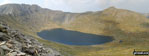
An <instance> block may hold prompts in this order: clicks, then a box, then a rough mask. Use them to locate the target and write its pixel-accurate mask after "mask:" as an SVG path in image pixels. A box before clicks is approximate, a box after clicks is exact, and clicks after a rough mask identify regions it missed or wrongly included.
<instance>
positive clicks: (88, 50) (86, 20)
mask: <svg viewBox="0 0 149 56" xmlns="http://www.w3.org/2000/svg"><path fill="white" fill-rule="evenodd" d="M0 21H3V22H5V23H7V24H9V25H10V26H12V27H14V28H15V29H17V30H20V31H21V32H22V33H25V34H28V35H31V36H34V37H39V36H37V34H36V33H37V32H38V31H42V30H45V29H51V28H64V29H67V30H73V31H80V32H84V33H92V34H97V35H108V36H109V35H110V36H113V37H114V38H115V40H114V41H113V42H110V43H106V44H103V45H95V46H85V47H84V46H83V47H82V46H81V47H80V46H68V45H61V44H55V43H53V42H48V41H45V40H43V39H40V37H39V38H38V40H39V41H40V42H42V43H44V44H46V45H50V46H52V47H53V48H55V49H58V50H60V51H61V52H63V53H66V54H67V53H69V54H71V55H74V56H99V55H101V56H132V53H131V52H132V50H133V49H149V48H148V47H147V46H149V44H148V42H149V40H148V39H149V38H148V35H149V29H148V28H149V19H147V18H146V17H145V16H144V15H142V14H139V13H136V12H133V11H129V10H124V9H117V8H114V7H110V8H107V9H105V10H103V11H97V12H85V13H69V12H62V11H54V10H50V9H45V8H41V7H39V6H37V5H27V4H6V5H2V6H0ZM121 42H122V43H121ZM138 44H139V45H138ZM107 53H110V54H107ZM71 55H68V56H71Z"/></svg>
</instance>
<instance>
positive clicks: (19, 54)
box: [0, 22, 62, 56]
mask: <svg viewBox="0 0 149 56" xmlns="http://www.w3.org/2000/svg"><path fill="white" fill-rule="evenodd" d="M0 56H62V55H61V54H60V53H59V52H57V51H56V50H53V49H52V48H47V47H44V45H43V44H41V43H40V42H38V40H36V39H34V38H33V37H31V36H28V35H24V34H22V33H20V32H19V31H17V30H13V29H10V28H9V27H8V25H7V24H3V23H1V22H0Z"/></svg>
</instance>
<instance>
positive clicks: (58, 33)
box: [37, 28, 113, 45]
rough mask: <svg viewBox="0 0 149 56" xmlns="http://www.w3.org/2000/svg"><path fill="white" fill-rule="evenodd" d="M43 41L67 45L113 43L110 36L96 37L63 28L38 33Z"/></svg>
mask: <svg viewBox="0 0 149 56" xmlns="http://www.w3.org/2000/svg"><path fill="white" fill-rule="evenodd" d="M37 34H38V36H40V37H42V38H43V39H46V40H49V41H54V42H59V43H63V44H67V45H97V44H104V43H107V42H111V41H112V40H113V38H112V37H110V36H103V35H95V34H88V33H82V32H77V31H70V30H64V29H61V28H57V29H52V30H43V31H41V32H38V33H37Z"/></svg>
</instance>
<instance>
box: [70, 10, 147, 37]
mask: <svg viewBox="0 0 149 56" xmlns="http://www.w3.org/2000/svg"><path fill="white" fill-rule="evenodd" d="M144 23H149V20H148V19H146V17H144V16H143V15H141V14H139V13H136V12H133V11H128V10H123V9H117V8H114V7H110V8H108V9H105V10H104V11H101V12H100V13H99V14H96V13H90V14H88V15H82V16H79V17H77V18H76V20H74V21H73V22H72V23H71V24H70V25H71V26H68V27H71V28H74V29H76V30H79V31H84V32H91V33H98V34H99V33H100V34H102V33H103V34H106V32H113V31H111V30H114V29H113V28H117V29H119V30H121V31H124V32H142V31H146V30H147V28H144V26H142V24H144Z"/></svg>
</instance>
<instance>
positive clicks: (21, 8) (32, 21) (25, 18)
mask: <svg viewBox="0 0 149 56" xmlns="http://www.w3.org/2000/svg"><path fill="white" fill-rule="evenodd" d="M0 15H7V16H9V17H13V18H14V19H13V20H14V21H16V22H18V23H19V24H22V25H26V26H27V27H30V28H37V29H40V27H44V26H46V25H47V24H54V23H57V24H65V23H69V22H70V21H72V20H73V19H74V18H75V16H76V15H77V13H67V12H61V11H53V10H49V9H45V8H41V7H39V6H37V5H27V4H6V5H2V6H0Z"/></svg>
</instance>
